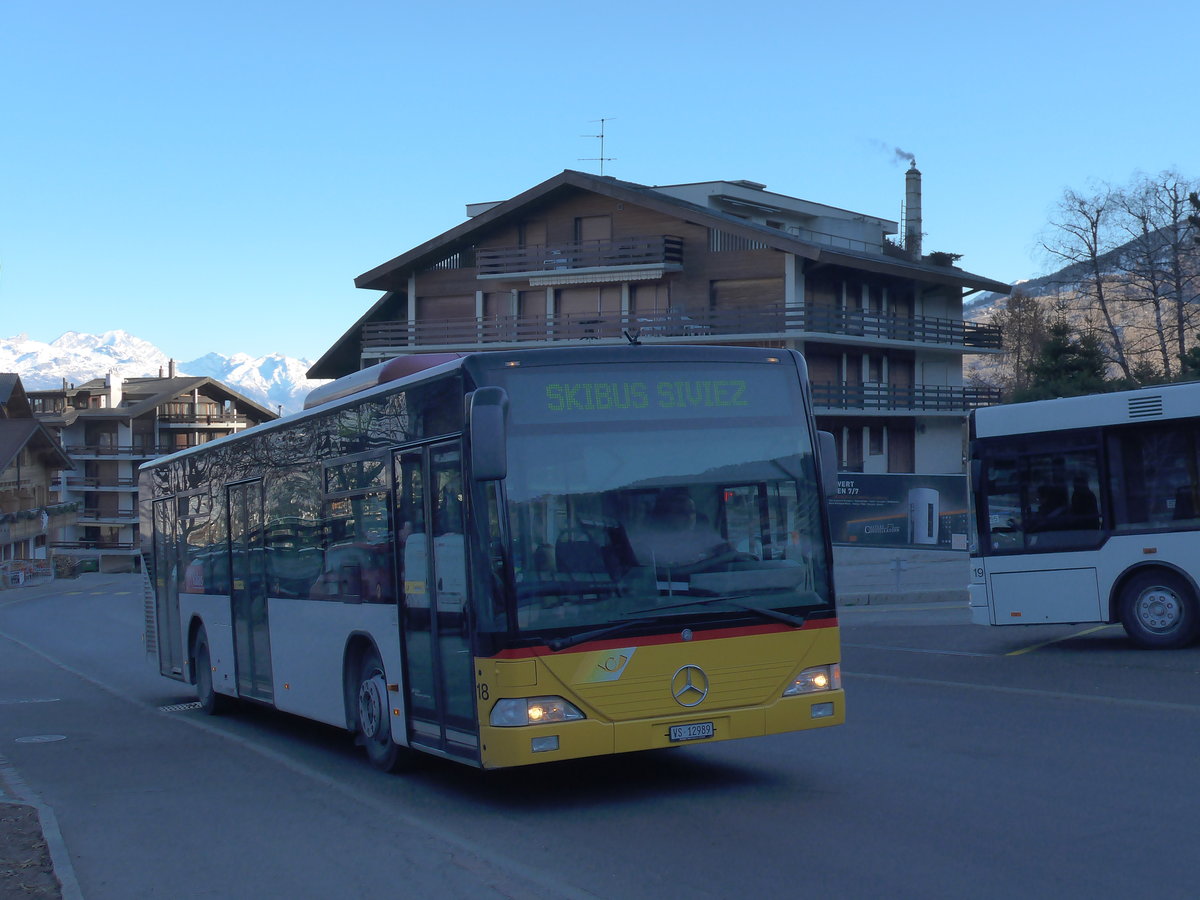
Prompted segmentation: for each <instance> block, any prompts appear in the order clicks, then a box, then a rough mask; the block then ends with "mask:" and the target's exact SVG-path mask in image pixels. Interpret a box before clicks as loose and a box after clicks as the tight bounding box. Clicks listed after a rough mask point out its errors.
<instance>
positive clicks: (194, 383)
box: [79, 376, 278, 420]
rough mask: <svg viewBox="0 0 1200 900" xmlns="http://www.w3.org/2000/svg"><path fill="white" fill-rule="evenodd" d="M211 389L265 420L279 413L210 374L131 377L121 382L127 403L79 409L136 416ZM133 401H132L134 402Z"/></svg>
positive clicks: (89, 413)
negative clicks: (182, 396)
mask: <svg viewBox="0 0 1200 900" xmlns="http://www.w3.org/2000/svg"><path fill="white" fill-rule="evenodd" d="M202 387H203V388H209V389H210V393H212V394H214V395H216V396H217V397H220V398H222V399H228V400H233V401H234V402H236V403H237V404H239V405H241V406H243V407H247V408H249V409H252V410H254V411H256V412H258V413H259V414H260V415H261V416H262V417H263V419H264V420H269V419H275V418H277V417H278V414H277V413H275V412H272V411H271V410H269V409H267V408H266V407H265V406H262V405H260V404H259V403H256V402H255V401H254V400H251V399H250V398H249V397H247V396H245V395H243V394H239V393H238V392H237V391H235V390H233V389H232V388H230V387H228V386H227V385H225V384H223V383H221V382H220V381H217V380H216V379H214V378H209V377H207V376H177V377H175V378H127V379H125V381H124V382H123V383H122V385H121V393H122V395H123V397H124V405H122V406H118V407H115V408H114V407H100V408H96V409H81V410H79V416H80V417H86V418H107V419H111V418H113V416H119V417H120V418H130V419H132V418H136V417H137V416H140V415H143V414H144V413H148V412H150V411H151V410H153V409H155V408H157V407H159V406H162V405H163V404H164V403H169V402H170V401H171V400H173V399H175V398H176V397H178V396H180V395H181V394H186V393H189V392H191V391H194V390H198V389H199V388H202ZM130 401H132V402H130Z"/></svg>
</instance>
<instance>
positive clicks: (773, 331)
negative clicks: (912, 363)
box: [362, 304, 1001, 357]
mask: <svg viewBox="0 0 1200 900" xmlns="http://www.w3.org/2000/svg"><path fill="white" fill-rule="evenodd" d="M626 330H628V331H630V332H631V333H635V332H636V333H637V334H638V335H639V336H640V337H642V338H647V339H658V338H667V339H674V340H676V341H686V342H693V343H706V342H728V341H729V340H731V339H733V340H751V339H753V340H770V339H776V340H778V339H780V338H794V339H804V338H810V337H813V336H815V335H829V336H831V337H834V338H837V339H838V340H839V341H841V342H852V343H865V344H879V343H890V344H893V345H902V346H919V347H927V346H930V345H936V346H940V347H946V348H956V349H962V350H967V351H990V350H999V349H1000V346H1001V344H1000V329H999V328H998V327H997V326H995V325H988V324H979V323H975V322H964V321H963V320H961V319H942V318H936V317H933V316H898V315H894V314H891V313H870V312H864V311H862V310H839V309H827V308H823V307H798V308H787V307H784V306H782V305H779V304H776V305H772V306H764V307H759V308H757V309H714V310H708V309H702V310H697V311H693V310H687V311H686V312H685V311H683V310H678V309H673V310H667V311H665V312H653V313H634V314H622V313H599V314H597V313H577V314H572V315H562V316H546V315H529V316H491V317H488V318H479V319H476V318H465V319H440V320H437V321H428V322H416V323H413V324H411V325H410V324H409V323H408V322H375V323H370V324H367V325H364V326H363V328H362V346H363V350H364V355H370V356H375V357H382V356H386V355H388V354H389V353H401V352H411V351H412V350H413V349H415V348H420V349H422V350H435V349H436V350H472V349H498V347H496V346H495V345H504V346H510V347H512V346H520V345H522V344H530V343H549V342H556V341H575V342H584V341H594V340H603V339H611V340H623V339H624V338H623V334H624V332H625V331H626ZM367 351H376V352H367Z"/></svg>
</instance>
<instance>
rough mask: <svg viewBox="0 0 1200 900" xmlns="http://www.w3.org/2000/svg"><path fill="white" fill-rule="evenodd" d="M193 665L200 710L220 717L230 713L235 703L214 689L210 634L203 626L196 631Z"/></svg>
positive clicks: (193, 643)
mask: <svg viewBox="0 0 1200 900" xmlns="http://www.w3.org/2000/svg"><path fill="white" fill-rule="evenodd" d="M192 664H193V665H194V666H195V669H194V670H193V671H195V673H196V697H197V699H198V700H199V701H200V708H201V709H202V710H204V712H205V713H207V714H208V715H210V716H219V715H220V714H221V713H225V712H228V711H229V709H230V707H231V706H232V704H233V701H232V700H231V699H230V698H229V697H227V696H225V695H224V694H218V693H217V691H216V689H215V688H214V687H213V679H212V657H211V655H210V654H209V652H208V632H206V631H205V630H204V626H203V625H201V626H200V627H199V628H198V629H196V634H195V636H194V637H193V638H192Z"/></svg>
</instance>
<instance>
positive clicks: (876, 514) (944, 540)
mask: <svg viewBox="0 0 1200 900" xmlns="http://www.w3.org/2000/svg"><path fill="white" fill-rule="evenodd" d="M829 523H830V526H831V527H832V529H833V542H834V543H835V544H847V545H849V546H857V547H862V546H867V547H909V548H912V549H915V550H921V549H925V550H966V549H967V477H966V476H965V475H907V474H897V475H862V474H859V473H857V472H841V473H838V488H837V493H836V494H835V495H834V496H833V497H831V498H830V500H829Z"/></svg>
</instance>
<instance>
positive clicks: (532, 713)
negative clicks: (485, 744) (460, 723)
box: [490, 697, 587, 728]
mask: <svg viewBox="0 0 1200 900" xmlns="http://www.w3.org/2000/svg"><path fill="white" fill-rule="evenodd" d="M585 718H587V716H585V715H584V714H583V713H582V712H580V711H579V707H577V706H575V705H574V704H572V703H568V702H567V701H566V700H564V699H563V698H562V697H526V698H524V699H522V700H497V701H496V705H495V706H493V707H492V715H491V720H490V721H491V724H493V725H499V726H501V727H504V728H510V727H513V726H515V725H548V724H551V723H554V722H576V721H578V720H580V719H585Z"/></svg>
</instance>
